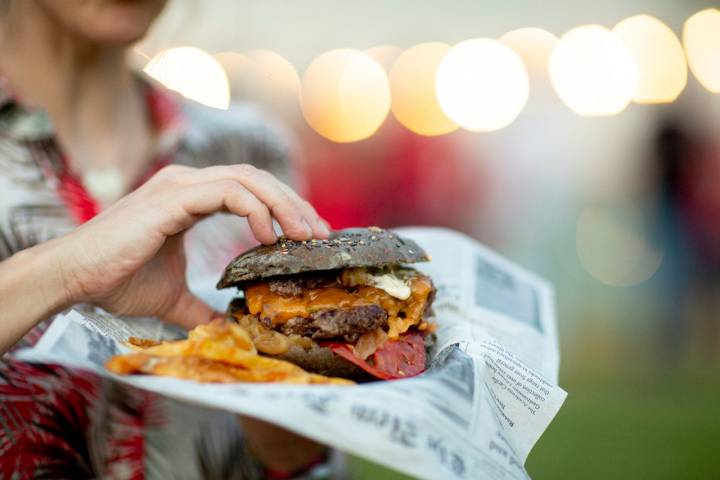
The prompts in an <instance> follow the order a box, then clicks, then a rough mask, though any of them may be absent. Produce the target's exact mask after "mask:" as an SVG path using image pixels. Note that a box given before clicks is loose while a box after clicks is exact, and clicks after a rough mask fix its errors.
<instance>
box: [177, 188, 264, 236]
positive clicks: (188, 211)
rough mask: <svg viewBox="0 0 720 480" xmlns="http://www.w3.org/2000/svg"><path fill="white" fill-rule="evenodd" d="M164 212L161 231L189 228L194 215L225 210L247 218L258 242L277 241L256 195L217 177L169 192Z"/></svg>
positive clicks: (194, 219) (196, 217)
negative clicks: (163, 222) (166, 218)
mask: <svg viewBox="0 0 720 480" xmlns="http://www.w3.org/2000/svg"><path fill="white" fill-rule="evenodd" d="M167 198H168V200H166V203H167V204H166V206H165V209H164V210H165V211H167V212H169V213H170V217H169V219H168V220H167V222H168V224H167V225H165V226H163V233H164V234H166V235H173V234H175V233H178V232H180V231H183V230H185V229H187V228H190V226H192V225H193V224H194V223H195V222H196V221H197V219H198V218H201V217H202V216H205V215H210V214H212V213H215V212H220V211H229V212H232V213H234V214H236V215H239V216H241V217H247V219H248V224H249V225H250V229H251V230H252V232H253V235H255V238H257V240H258V241H259V242H261V243H264V244H271V243H275V242H276V241H277V236H276V235H275V231H274V229H273V226H272V218H271V216H270V211H269V209H268V207H267V206H266V205H264V204H263V203H262V202H261V201H260V200H258V198H257V197H255V196H254V195H253V194H252V193H250V192H249V191H248V190H247V189H246V188H244V187H243V186H242V185H240V184H239V183H237V182H236V181H234V180H218V181H214V182H208V183H201V184H197V185H190V186H187V187H184V188H183V189H181V190H179V191H174V192H171V194H169V195H168V197H167Z"/></svg>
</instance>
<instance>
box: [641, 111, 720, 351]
mask: <svg viewBox="0 0 720 480" xmlns="http://www.w3.org/2000/svg"><path fill="white" fill-rule="evenodd" d="M686 124H687V122H684V121H682V120H681V119H679V118H674V117H669V118H664V119H663V120H662V121H661V122H660V124H659V126H658V128H657V129H656V132H655V138H654V152H653V153H654V158H655V159H656V162H655V166H654V168H655V172H656V179H657V180H656V182H657V186H656V192H657V193H656V209H657V222H656V231H657V235H658V239H659V241H660V242H661V246H662V249H663V251H664V252H665V254H664V258H663V264H662V266H661V268H660V270H659V272H658V281H659V282H660V289H661V290H662V291H663V295H662V297H661V298H663V299H664V301H663V308H662V309H661V312H660V319H661V321H662V325H661V329H660V345H661V352H660V355H659V357H660V358H661V359H663V360H665V361H668V362H677V361H678V360H680V358H681V357H683V356H685V354H686V353H687V352H688V351H699V352H700V354H701V355H702V356H704V357H705V358H703V360H710V359H712V358H713V357H714V356H715V355H717V352H718V342H720V321H719V320H720V313H719V312H720V303H718V301H717V297H718V295H717V294H718V288H720V223H719V222H718V218H720V189H718V187H717V186H718V184H719V183H720V148H718V146H717V144H716V143H715V142H713V141H711V140H709V139H705V138H702V137H698V136H697V135H691V134H690V133H688V131H687V128H686V127H685V125H686ZM691 344H695V345H692V346H696V347H697V348H689V347H690V346H691Z"/></svg>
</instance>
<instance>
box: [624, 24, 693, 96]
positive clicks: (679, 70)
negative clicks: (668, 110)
mask: <svg viewBox="0 0 720 480" xmlns="http://www.w3.org/2000/svg"><path fill="white" fill-rule="evenodd" d="M613 32H615V33H616V34H617V35H619V36H620V38H621V39H622V41H623V43H624V44H625V46H626V47H628V48H629V49H630V53H631V54H632V56H633V58H634V59H635V64H636V65H637V68H638V89H637V92H635V96H634V97H633V101H635V102H637V103H669V102H672V101H673V100H675V99H676V98H677V97H678V95H680V93H682V91H683V90H684V89H685V85H686V84H687V65H686V64H685V53H684V52H683V49H682V45H681V44H680V40H678V38H677V36H675V33H673V31H672V30H670V27H668V26H667V25H665V24H664V23H663V22H661V21H660V20H658V19H657V18H655V17H651V16H649V15H635V16H634V17H630V18H626V19H625V20H623V21H622V22H620V23H618V24H617V25H616V26H615V28H613Z"/></svg>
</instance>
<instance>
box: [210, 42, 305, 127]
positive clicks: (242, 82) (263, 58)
mask: <svg viewBox="0 0 720 480" xmlns="http://www.w3.org/2000/svg"><path fill="white" fill-rule="evenodd" d="M214 57H215V59H216V60H217V61H218V62H220V64H221V65H222V67H223V68H224V69H225V73H226V74H227V76H228V80H229V81H230V91H231V93H232V98H233V100H239V99H247V98H250V99H253V100H254V101H258V102H260V103H262V104H264V105H267V106H270V107H272V108H274V109H275V110H277V111H278V112H283V113H289V112H293V111H294V110H295V107H296V106H297V104H298V97H299V94H300V77H299V76H298V73H297V71H296V70H295V67H294V66H293V65H292V64H291V63H290V62H289V61H288V60H286V59H285V58H284V57H282V56H281V55H280V54H278V53H275V52H273V51H271V50H251V51H249V52H245V53H244V54H241V53H237V52H222V53H217V54H215V55H214Z"/></svg>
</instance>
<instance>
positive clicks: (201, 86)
mask: <svg viewBox="0 0 720 480" xmlns="http://www.w3.org/2000/svg"><path fill="white" fill-rule="evenodd" d="M144 70H145V73H147V74H148V75H150V76H151V77H153V78H154V79H156V80H157V81H159V82H160V83H162V84H163V85H165V86H166V87H167V88H169V89H171V90H175V91H176V92H178V93H180V94H182V95H184V96H185V97H187V98H190V99H192V100H195V101H196V102H200V103H202V104H204V105H207V106H209V107H214V108H221V109H227V108H228V106H229V105H230V87H229V85H228V79H227V75H225V71H224V70H223V68H222V66H221V65H220V64H219V63H218V61H217V60H215V59H214V58H213V57H212V56H211V55H209V54H207V53H205V52H203V51H202V50H200V49H199V48H195V47H175V48H168V49H167V50H163V51H162V52H160V53H158V54H157V55H155V56H154V57H153V59H152V60H150V62H149V63H148V64H147V65H146V66H145V69H144Z"/></svg>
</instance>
